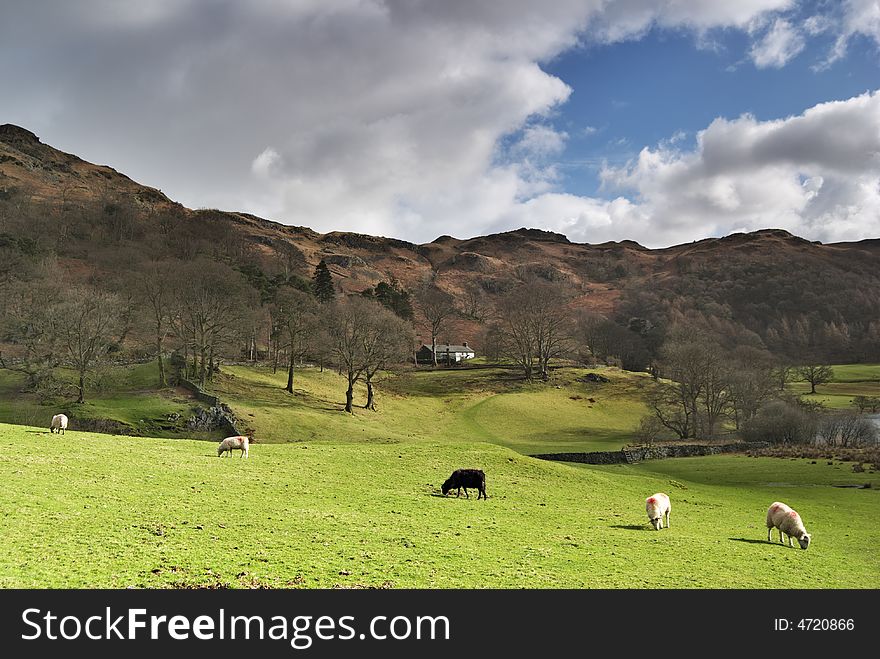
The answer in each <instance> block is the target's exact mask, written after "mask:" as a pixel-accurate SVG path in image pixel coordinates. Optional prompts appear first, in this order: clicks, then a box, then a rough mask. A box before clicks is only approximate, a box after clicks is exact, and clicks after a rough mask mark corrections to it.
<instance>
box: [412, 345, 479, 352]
mask: <svg viewBox="0 0 880 659" xmlns="http://www.w3.org/2000/svg"><path fill="white" fill-rule="evenodd" d="M422 348H427V349H428V350H430V349H431V346H429V345H427V344H422ZM447 351H448V352H473V351H474V349H473V348H469V347H468V346H456V345H451V344H448V343H438V344H437V352H438V353H440V352H447Z"/></svg>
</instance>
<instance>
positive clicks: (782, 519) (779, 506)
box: [767, 501, 811, 549]
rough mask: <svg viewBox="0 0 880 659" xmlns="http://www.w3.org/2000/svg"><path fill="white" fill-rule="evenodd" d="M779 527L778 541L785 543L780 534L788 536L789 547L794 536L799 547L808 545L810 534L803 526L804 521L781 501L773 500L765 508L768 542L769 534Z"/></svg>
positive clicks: (768, 539)
mask: <svg viewBox="0 0 880 659" xmlns="http://www.w3.org/2000/svg"><path fill="white" fill-rule="evenodd" d="M774 528H777V529H779V542H781V543H782V544H785V543H784V542H783V540H782V534H783V533H785V534H786V535H787V536H788V545H789V547H794V543H793V542H792V541H791V539H792V538H796V539H797V541H798V544H799V545H800V546H801V549H806V548H807V547H809V546H810V537H811V536H810V534H809V533H807V530H806V529H805V528H804V522H803V520H802V519H801V516H800V515H798V514H797V511H794V510H792V509H791V508H790V507H788V506H786V505H785V504H784V503H782V502H781V501H775V502H773V504H772V505H771V506H770V507H769V508H768V509H767V542H770V541H771V540H770V536H771V535H772V533H773V529H774Z"/></svg>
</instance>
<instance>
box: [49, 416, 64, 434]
mask: <svg viewBox="0 0 880 659" xmlns="http://www.w3.org/2000/svg"><path fill="white" fill-rule="evenodd" d="M65 430H67V417H66V416H65V415H64V414H56V415H55V416H53V417H52V423H51V424H49V432H58V433H60V434H62V435H63V434H64V431H65Z"/></svg>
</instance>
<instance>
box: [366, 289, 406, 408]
mask: <svg viewBox="0 0 880 659" xmlns="http://www.w3.org/2000/svg"><path fill="white" fill-rule="evenodd" d="M372 306H373V308H369V307H366V308H365V309H364V311H365V313H367V314H368V317H367V321H368V322H367V324H366V328H365V332H364V341H363V360H364V382H365V383H366V385H367V403H366V405H364V407H365V408H366V409H368V410H375V409H376V403H375V395H374V390H373V377H374V376H375V375H376V373H377V372H378V371H380V370H383V369H385V368H387V367H388V366H389V365H391V364H396V363H401V362H403V361H405V360H406V359H407V357H408V356H409V352H410V350H411V347H412V343H413V330H412V325H410V324H409V323H408V322H406V321H405V320H403V319H402V318H400V317H399V316H397V315H396V314H395V313H394V312H392V311H390V310H389V309H386V308H384V307H382V306H380V305H378V304H375V305H372Z"/></svg>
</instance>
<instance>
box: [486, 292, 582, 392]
mask: <svg viewBox="0 0 880 659" xmlns="http://www.w3.org/2000/svg"><path fill="white" fill-rule="evenodd" d="M566 302H567V300H566V298H565V296H564V294H563V293H562V292H561V291H560V290H559V288H558V287H556V286H552V285H550V284H546V283H543V282H537V281H535V282H529V283H525V284H521V285H519V286H518V287H516V288H515V289H514V290H513V291H511V292H510V293H508V294H507V295H506V296H505V297H504V298H503V299H502V300H501V302H500V303H499V305H498V315H499V319H500V327H501V329H502V331H503V332H504V335H505V341H504V343H505V345H506V346H507V349H508V351H509V353H510V355H511V357H513V358H514V359H516V361H517V362H518V363H519V365H520V366H521V367H522V369H523V373H524V375H525V376H526V378H527V379H529V380H531V379H532V377H533V376H534V373H535V371H536V370H537V371H538V372H539V373H540V374H541V378H542V379H544V380H547V379H548V378H549V376H550V371H549V368H550V361H551V360H552V359H554V358H556V357H559V356H560V355H561V354H563V352H565V350H566V349H567V347H568V339H569V337H570V336H571V325H570V321H571V314H570V312H569V310H568V307H567V306H566Z"/></svg>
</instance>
